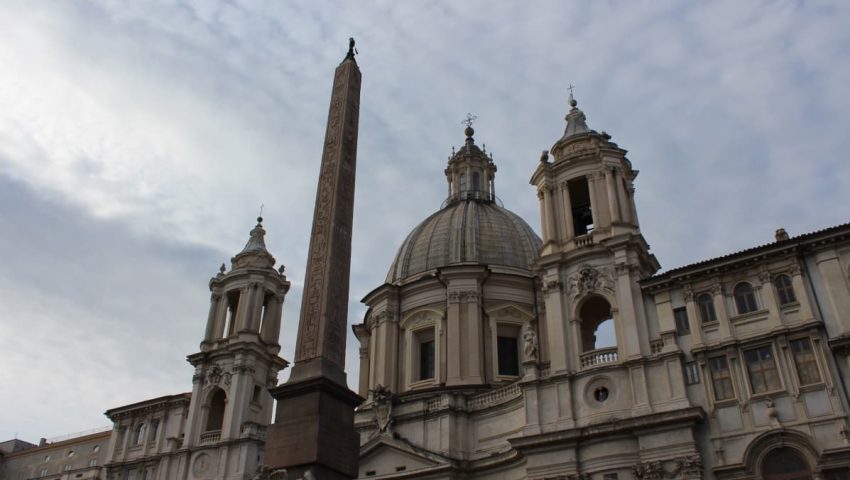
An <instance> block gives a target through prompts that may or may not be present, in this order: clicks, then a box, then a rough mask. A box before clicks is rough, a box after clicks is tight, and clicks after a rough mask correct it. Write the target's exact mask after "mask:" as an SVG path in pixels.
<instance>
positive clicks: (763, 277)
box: [759, 270, 770, 285]
mask: <svg viewBox="0 0 850 480" xmlns="http://www.w3.org/2000/svg"><path fill="white" fill-rule="evenodd" d="M759 282H761V284H762V285H767V284H769V283H770V272H768V271H767V270H762V271H760V272H759Z"/></svg>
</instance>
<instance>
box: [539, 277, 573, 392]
mask: <svg viewBox="0 0 850 480" xmlns="http://www.w3.org/2000/svg"><path fill="white" fill-rule="evenodd" d="M561 288H562V285H561V282H560V281H559V280H557V279H555V278H552V279H550V280H544V283H543V301H544V302H545V305H546V317H545V321H546V323H547V325H546V330H547V337H548V338H547V340H548V343H549V345H548V351H549V370H550V372H551V374H552V375H554V374H556V373H564V372H567V371H569V370H571V369H572V368H571V363H572V362H570V361H569V357H568V352H569V350H570V349H568V348H567V335H566V331H565V324H564V322H565V315H564V308H565V306H564V301H563V294H562V292H561Z"/></svg>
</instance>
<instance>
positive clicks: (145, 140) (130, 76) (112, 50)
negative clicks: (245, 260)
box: [0, 0, 850, 442]
mask: <svg viewBox="0 0 850 480" xmlns="http://www.w3.org/2000/svg"><path fill="white" fill-rule="evenodd" d="M349 36H353V37H355V38H356V39H357V48H358V50H359V56H358V57H357V61H358V64H359V66H360V69H361V71H362V74H363V84H362V92H361V111H360V132H359V149H358V165H357V185H356V200H355V213H354V215H355V218H354V234H353V258H352V271H351V275H352V276H351V292H350V305H349V323H351V324H354V323H360V322H361V321H362V318H363V314H364V313H365V308H364V307H363V305H362V304H360V302H359V300H360V299H361V298H362V297H363V296H364V295H365V294H366V293H367V292H369V291H371V290H372V289H374V288H376V287H378V286H380V285H381V284H382V283H383V282H384V278H385V276H386V273H387V269H388V268H389V266H390V264H391V262H392V259H393V256H394V253H395V251H396V249H397V248H398V246H399V245H400V244H401V242H402V241H403V239H404V238H405V236H406V235H407V233H408V232H409V231H410V230H411V229H412V228H413V227H414V226H415V225H416V224H417V223H418V222H419V221H421V220H423V219H425V218H426V217H427V216H428V215H429V214H431V213H433V212H434V211H436V210H437V209H438V208H439V206H440V203H441V202H442V201H443V199H444V196H445V192H446V188H445V178H444V175H443V169H444V168H445V166H446V162H447V158H448V155H449V154H450V153H451V148H452V146H460V145H461V144H462V143H463V140H464V136H463V128H464V127H463V125H461V121H462V120H463V118H464V117H465V116H466V114H467V113H468V112H471V113H474V114H475V115H476V116H477V117H478V119H477V121H476V122H475V125H474V127H475V130H476V134H475V137H476V141H477V142H478V143H479V144H482V143H483V144H486V148H487V150H488V151H489V152H492V153H493V157H494V161H495V162H496V164H497V166H498V172H497V174H496V180H495V181H496V192H497V194H498V195H499V197H500V198H501V199H502V200H503V202H504V204H505V206H506V207H507V208H509V209H511V210H513V211H514V212H516V213H517V214H519V215H520V216H522V217H523V218H525V219H526V221H527V222H528V223H529V224H530V225H531V226H532V227H533V228H534V229H535V230H536V231H538V232H539V231H540V228H539V225H540V215H539V211H538V203H537V198H536V194H535V191H534V189H533V187H531V186H530V185H529V183H528V179H529V178H530V176H531V173H532V172H533V170H534V168H535V167H536V166H537V162H538V159H539V157H540V152H541V150H544V149H548V148H549V147H550V146H551V145H552V144H553V143H554V142H555V141H556V140H557V139H558V138H560V136H561V135H562V134H563V129H564V127H565V123H564V119H563V117H564V115H565V114H566V112H567V110H568V104H567V99H568V95H569V91H568V88H567V87H568V86H569V85H571V84H572V85H575V97H576V99H577V100H578V106H579V108H581V109H582V110H583V111H584V112H585V114H586V115H587V119H588V125H589V126H590V127H591V128H594V129H596V130H605V131H607V132H608V133H609V134H610V135H612V136H613V141H615V142H617V143H618V144H619V145H620V146H621V147H622V148H625V149H627V150H628V151H629V154H628V158H629V159H630V160H631V161H632V163H633V166H634V168H636V169H638V170H639V171H640V175H639V176H638V178H637V179H636V181H635V185H636V202H637V208H638V213H639V216H640V221H641V230H642V232H643V234H644V236H645V237H646V239H647V241H648V242H649V243H650V245H651V248H652V251H653V252H654V253H655V255H656V256H657V258H658V259H659V261H660V262H661V264H662V268H663V269H670V268H674V267H677V266H681V265H685V264H688V263H691V262H694V261H698V260H703V259H707V258H711V257H715V256H719V255H723V254H726V253H730V252H733V251H736V250H740V249H743V248H748V247H751V246H755V245H760V244H764V243H768V242H771V241H773V238H774V231H775V230H776V229H777V228H779V227H783V228H785V229H786V230H787V231H788V233H789V234H791V235H798V234H802V233H806V232H809V231H813V230H818V229H821V228H826V227H829V226H833V225H836V224H840V223H845V222H848V221H850V212H848V205H850V162H848V161H847V158H846V156H847V152H848V151H850V135H848V132H850V114H848V112H850V95H848V94H847V88H848V85H850V58H848V57H850V3H848V2H841V1H836V2H829V1H819V2H803V1H756V0H753V1H747V2H740V1H738V0H735V1H714V2H675V1H637V0H636V1H595V2H577V1H535V2H509V1H502V2H491V1H465V2H453V1H445V2H437V1H427V2H426V1H406V2H394V1H387V2H369V3H368V4H367V2H339V1H328V2H312V1H287V2H280V1H276V0H267V1H262V0H231V1H228V2H213V1H201V0H197V1H175V0H150V1H143V0H133V1H118V0H102V1H88V2H84V1H73V0H68V1H63V2H35V1H31V0H7V1H4V2H0V252H2V253H0V258H2V268H0V304H2V306H3V308H2V309H1V310H0V355H2V366H0V440H5V439H8V438H13V437H18V438H21V439H24V440H28V441H33V442H37V441H38V439H39V438H40V437H47V438H51V437H55V436H60V435H65V434H68V433H72V432H77V431H82V430H87V429H91V428H95V427H101V426H104V425H109V423H110V422H109V420H108V419H107V418H106V417H105V416H104V415H103V412H104V411H105V410H107V409H109V408H112V407H116V406H121V405H125V404H128V403H132V402H136V401H140V400H143V399H148V398H154V397H157V396H161V395H166V394H175V393H180V392H185V391H189V390H190V389H191V378H192V373H193V371H192V367H191V366H190V365H189V364H188V363H187V362H186V361H185V356H186V355H188V354H191V353H194V352H196V351H197V350H198V343H199V342H200V340H201V338H202V336H203V331H204V325H205V322H206V318H207V312H208V308H209V290H208V280H209V278H210V277H212V276H213V275H214V274H215V273H216V272H217V271H218V266H219V265H220V264H221V263H222V262H226V263H228V264H229V259H230V257H231V256H233V255H234V254H235V253H237V252H238V251H240V250H241V248H242V247H243V246H244V243H245V242H246V241H247V239H248V232H249V231H250V230H251V228H252V227H253V225H254V223H255V220H254V219H255V217H256V216H257V214H258V212H259V208H260V205H264V206H265V207H264V211H263V216H264V217H265V222H264V224H265V228H266V231H267V236H266V243H267V246H268V248H269V250H270V251H271V252H272V254H273V255H274V256H275V257H276V259H277V260H278V262H281V263H283V264H284V265H286V272H287V276H288V278H289V280H290V281H291V282H292V289H291V290H290V292H289V294H288V295H287V297H286V303H285V309H284V323H283V328H282V329H281V345H282V346H283V349H282V351H281V356H283V357H284V358H287V359H289V360H291V359H292V358H293V356H294V344H295V336H296V332H297V322H298V312H299V306H300V301H301V294H302V288H301V287H302V284H303V279H304V269H305V261H306V257H307V249H308V246H309V232H310V225H311V220H312V213H313V212H312V210H313V206H314V200H315V192H316V182H317V177H318V169H319V163H320V160H321V153H322V141H323V140H322V139H323V137H324V129H325V121H326V118H327V110H328V104H329V99H330V90H331V82H332V75H333V71H334V69H335V68H336V66H337V65H338V64H339V62H340V61H341V60H342V58H343V57H344V55H345V52H346V51H347V47H348V37H349ZM357 347H358V346H357V344H356V341H355V339H354V337H353V336H352V335H351V334H350V333H349V338H348V347H347V365H348V379H349V384H350V386H351V387H352V388H353V389H356V379H357V368H358V362H357ZM287 375H288V373H287V371H285V372H283V373H282V374H281V380H284V379H285V378H286V377H287Z"/></svg>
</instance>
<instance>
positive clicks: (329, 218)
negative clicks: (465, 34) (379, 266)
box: [295, 67, 360, 368]
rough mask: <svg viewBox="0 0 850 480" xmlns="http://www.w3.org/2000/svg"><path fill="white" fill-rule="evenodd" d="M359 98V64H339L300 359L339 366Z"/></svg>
mask: <svg viewBox="0 0 850 480" xmlns="http://www.w3.org/2000/svg"><path fill="white" fill-rule="evenodd" d="M359 104H360V73H359V71H357V69H356V67H355V68H353V69H352V68H339V69H337V71H336V73H335V76H334V87H333V94H332V96H331V107H330V112H329V113H328V127H327V130H326V132H325V147H324V152H323V154H322V164H321V167H320V173H319V187H318V192H317V194H316V207H315V210H314V217H313V230H312V234H311V236H310V238H311V241H310V250H309V254H308V263H307V273H306V278H305V287H304V300H303V302H302V308H301V317H300V320H299V324H298V343H297V345H296V350H295V361H296V363H298V362H302V361H305V360H309V359H311V358H315V357H319V356H321V357H324V358H326V359H328V360H329V361H330V362H332V363H334V364H336V365H337V366H339V367H340V368H343V365H344V359H345V334H346V320H347V316H348V315H347V312H348V285H349V280H350V278H349V271H350V267H351V225H352V218H353V208H354V172H355V165H356V155H357V148H356V147H357V124H358V121H359V120H358V116H359ZM321 324H325V326H324V328H322V327H320V325H321ZM319 332H323V334H324V335H323V338H319Z"/></svg>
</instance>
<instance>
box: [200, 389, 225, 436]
mask: <svg viewBox="0 0 850 480" xmlns="http://www.w3.org/2000/svg"><path fill="white" fill-rule="evenodd" d="M205 406H206V407H207V408H206V411H207V412H206V413H207V415H206V419H205V420H204V432H212V431H216V430H221V427H222V425H223V424H224V409H225V407H226V406H227V394H226V393H224V390H222V389H221V388H219V387H213V388H212V389H210V391H209V392H208V393H207V401H206V404H205Z"/></svg>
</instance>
